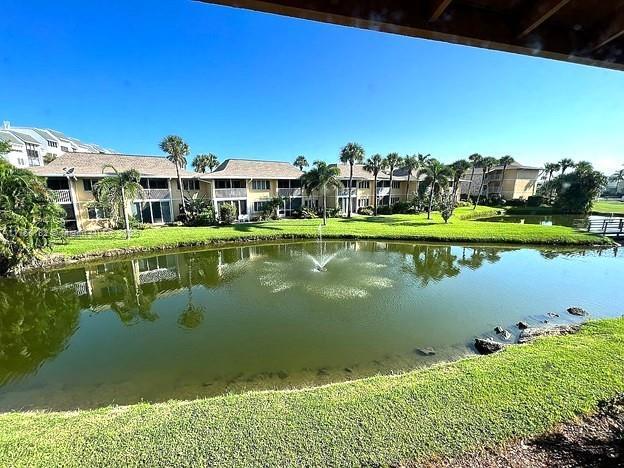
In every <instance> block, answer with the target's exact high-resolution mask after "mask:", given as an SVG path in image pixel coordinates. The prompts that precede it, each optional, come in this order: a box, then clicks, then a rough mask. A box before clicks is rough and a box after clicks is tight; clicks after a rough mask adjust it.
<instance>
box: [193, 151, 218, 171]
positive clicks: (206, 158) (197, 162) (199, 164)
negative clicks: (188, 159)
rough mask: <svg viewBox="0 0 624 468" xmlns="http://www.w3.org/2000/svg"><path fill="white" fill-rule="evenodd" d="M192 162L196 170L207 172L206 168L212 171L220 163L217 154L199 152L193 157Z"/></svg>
mask: <svg viewBox="0 0 624 468" xmlns="http://www.w3.org/2000/svg"><path fill="white" fill-rule="evenodd" d="M192 164H193V168H195V171H196V172H206V169H208V170H209V171H210V172H212V171H214V170H215V168H216V167H217V166H218V165H219V160H218V159H217V156H216V155H214V154H212V153H208V154H198V155H197V156H195V158H194V159H193V162H192Z"/></svg>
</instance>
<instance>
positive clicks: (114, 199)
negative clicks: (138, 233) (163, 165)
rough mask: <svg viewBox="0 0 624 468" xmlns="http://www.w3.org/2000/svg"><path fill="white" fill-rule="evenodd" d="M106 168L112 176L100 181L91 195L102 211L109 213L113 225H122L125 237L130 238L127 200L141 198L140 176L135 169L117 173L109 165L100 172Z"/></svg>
mask: <svg viewBox="0 0 624 468" xmlns="http://www.w3.org/2000/svg"><path fill="white" fill-rule="evenodd" d="M107 168H110V169H112V170H113V172H114V175H111V176H107V177H104V178H103V179H100V181H99V182H98V183H97V184H95V185H94V187H93V195H94V196H95V200H96V201H97V203H99V204H100V206H101V207H102V209H103V210H104V211H105V212H107V213H109V216H110V220H111V222H112V223H113V225H117V226H118V225H122V226H123V227H124V228H125V229H126V236H127V237H130V225H129V220H128V212H127V210H128V200H135V199H137V198H142V197H143V187H141V183H140V181H141V174H140V173H139V171H137V170H136V169H129V170H127V171H122V172H118V171H117V169H115V168H114V167H113V166H110V165H109V166H104V167H103V168H102V172H104V171H105V170H106V169H107ZM120 215H121V218H120Z"/></svg>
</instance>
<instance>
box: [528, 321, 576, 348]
mask: <svg viewBox="0 0 624 468" xmlns="http://www.w3.org/2000/svg"><path fill="white" fill-rule="evenodd" d="M580 328H581V326H580V325H555V326H552V327H535V328H527V329H525V330H522V333H520V337H519V338H518V343H520V344H523V343H528V342H529V341H533V340H534V339H535V338H538V337H540V336H557V335H570V334H572V333H576V332H577V331H579V329H580Z"/></svg>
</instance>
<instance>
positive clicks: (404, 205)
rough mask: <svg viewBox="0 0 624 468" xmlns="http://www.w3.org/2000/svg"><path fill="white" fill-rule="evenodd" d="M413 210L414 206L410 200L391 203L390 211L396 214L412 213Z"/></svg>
mask: <svg viewBox="0 0 624 468" xmlns="http://www.w3.org/2000/svg"><path fill="white" fill-rule="evenodd" d="M414 211H415V209H414V206H413V205H412V204H411V203H410V202H405V201H403V202H401V201H400V202H396V203H395V204H394V205H392V212H393V213H397V214H407V213H413V212H414Z"/></svg>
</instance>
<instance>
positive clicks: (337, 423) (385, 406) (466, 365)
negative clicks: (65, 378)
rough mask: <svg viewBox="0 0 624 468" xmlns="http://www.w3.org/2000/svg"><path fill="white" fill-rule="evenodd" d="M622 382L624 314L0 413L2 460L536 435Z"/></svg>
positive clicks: (431, 447)
mask: <svg viewBox="0 0 624 468" xmlns="http://www.w3.org/2000/svg"><path fill="white" fill-rule="evenodd" d="M622 390H624V319H622V318H620V319H611V320H602V321H596V322H591V323H589V324H588V325H586V326H584V327H583V328H582V330H581V332H580V333H578V334H577V335H568V336H564V337H554V338H552V337H551V338H543V339H540V340H538V341H537V342H535V343H533V344H529V345H523V346H512V347H509V348H507V349H506V350H505V351H503V352H502V353H499V354H496V355H493V356H486V357H473V358H468V359H464V360H461V361H457V362H454V363H450V364H444V365H439V366H435V367H432V368H429V369H424V370H416V371H412V372H409V373H406V374H402V375H397V376H378V377H373V378H369V379H364V380H359V381H354V382H348V383H341V384H334V385H329V386H325V387H318V388H314V389H307V390H299V391H270V392H250V393H246V394H240V395H228V396H223V397H217V398H212V399H203V400H195V401H186V402H181V401H171V402H167V403H161V404H137V405H132V406H128V407H109V408H103V409H99V410H88V411H76V412H62V413H44V412H33V413H8V414H4V415H0V465H1V466H95V465H98V466H138V465H141V466H151V467H154V466H361V465H367V466H368V465H373V466H374V465H375V464H382V465H385V464H389V463H392V462H409V461H415V462H418V461H423V460H426V459H429V458H431V457H435V456H440V455H442V456H444V455H446V456H452V455H458V454H460V453H462V452H464V451H472V450H475V449H478V448H482V447H486V446H493V445H495V444H499V443H502V442H504V441H507V440H509V439H512V438H516V437H522V436H528V435H532V434H537V433H541V432H544V431H546V430H548V429H549V428H551V427H553V425H555V424H557V423H559V422H562V421H564V420H570V419H572V418H574V417H575V416H576V415H579V414H582V413H586V412H590V411H592V410H594V409H595V408H596V405H597V403H598V402H599V401H600V400H601V399H606V398H609V397H611V396H613V395H614V394H615V393H617V392H620V391H622Z"/></svg>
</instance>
